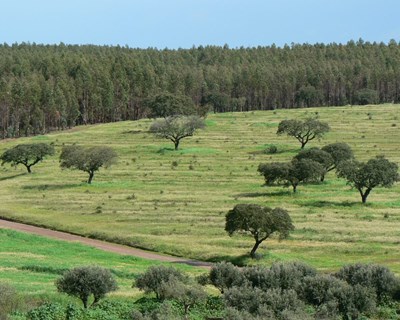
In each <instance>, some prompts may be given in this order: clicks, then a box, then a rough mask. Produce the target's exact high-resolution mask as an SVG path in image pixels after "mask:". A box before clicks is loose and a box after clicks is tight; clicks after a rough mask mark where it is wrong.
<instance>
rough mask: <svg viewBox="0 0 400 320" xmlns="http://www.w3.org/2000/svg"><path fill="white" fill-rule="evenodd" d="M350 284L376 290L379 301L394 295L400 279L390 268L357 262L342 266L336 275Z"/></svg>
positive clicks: (381, 301)
mask: <svg viewBox="0 0 400 320" xmlns="http://www.w3.org/2000/svg"><path fill="white" fill-rule="evenodd" d="M335 276H336V277H338V278H339V279H342V280H345V281H347V282H348V283H349V284H351V285H353V286H355V285H357V284H358V285H361V286H363V287H366V288H370V289H372V290H374V292H375V293H376V296H377V300H378V303H379V304H381V303H383V302H384V301H385V300H386V299H388V298H392V297H394V294H395V292H396V289H397V288H398V285H399V279H397V278H396V276H395V275H394V274H393V272H391V271H390V270H389V269H388V268H386V267H384V266H380V265H377V264H363V263H356V264H351V265H346V266H344V267H342V268H341V269H340V270H339V271H338V272H337V273H336V275H335Z"/></svg>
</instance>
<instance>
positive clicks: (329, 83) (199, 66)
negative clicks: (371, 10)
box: [0, 39, 400, 138]
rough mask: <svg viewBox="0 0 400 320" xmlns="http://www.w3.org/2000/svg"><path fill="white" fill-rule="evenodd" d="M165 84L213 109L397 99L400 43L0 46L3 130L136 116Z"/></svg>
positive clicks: (20, 132) (15, 133)
mask: <svg viewBox="0 0 400 320" xmlns="http://www.w3.org/2000/svg"><path fill="white" fill-rule="evenodd" d="M163 92H170V93H173V94H177V95H186V96H188V97H190V98H191V99H192V100H193V101H194V103H195V104H196V105H198V106H202V107H203V108H210V110H212V111H214V112H225V111H248V110H268V109H275V108H298V107H311V106H337V105H345V104H366V103H385V102H394V103H399V102H400V44H399V43H397V42H395V41H394V40H391V41H390V42H389V43H387V44H386V43H369V42H364V41H363V40H361V39H360V40H358V41H357V42H354V41H349V42H348V43H347V44H326V45H325V44H315V45H310V44H302V45H300V44H292V45H291V46H288V45H285V46H284V47H276V46H274V45H272V46H268V47H255V48H235V49H230V48H229V47H228V46H224V47H217V46H206V47H203V46H200V47H193V48H191V49H178V50H169V49H164V50H159V49H154V48H149V49H132V48H128V47H119V46H117V47H109V46H93V45H84V46H78V45H65V44H62V43H61V44H59V45H37V44H29V43H22V44H13V45H7V44H3V45H0V136H1V137H2V138H6V137H19V136H24V135H31V134H41V133H45V132H48V131H50V130H55V129H64V128H68V127H72V126H74V125H78V124H87V123H101V122H112V121H120V120H129V119H131V120H132V119H140V118H142V117H145V116H147V115H148V109H147V107H146V101H147V99H148V98H150V97H152V96H154V95H156V94H159V93H163Z"/></svg>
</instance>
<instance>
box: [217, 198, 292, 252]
mask: <svg viewBox="0 0 400 320" xmlns="http://www.w3.org/2000/svg"><path fill="white" fill-rule="evenodd" d="M292 230H294V226H293V224H292V219H291V218H290V216H289V213H288V212H287V211H286V210H284V209H282V208H275V209H271V208H269V207H262V206H259V205H256V204H238V205H236V206H235V207H234V208H233V209H232V210H229V212H228V213H227V214H226V223H225V231H226V232H228V234H229V235H230V236H232V235H233V234H234V233H244V234H250V235H251V236H252V237H253V238H254V240H255V244H254V246H253V248H252V249H251V251H250V256H251V257H252V258H254V257H255V253H256V250H257V249H258V247H259V245H260V244H261V243H262V242H263V241H264V240H266V239H267V238H269V237H270V236H271V235H272V234H273V233H277V234H279V238H280V239H284V238H286V237H288V235H289V232H290V231H292Z"/></svg>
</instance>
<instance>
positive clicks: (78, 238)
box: [0, 219, 211, 268]
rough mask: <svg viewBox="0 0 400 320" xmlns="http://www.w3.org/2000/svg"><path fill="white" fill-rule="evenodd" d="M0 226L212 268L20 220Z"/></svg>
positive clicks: (146, 256) (137, 254)
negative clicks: (20, 221)
mask: <svg viewBox="0 0 400 320" xmlns="http://www.w3.org/2000/svg"><path fill="white" fill-rule="evenodd" d="M0 228H3V229H12V230H15V231H22V232H27V233H31V234H36V235H39V236H43V237H48V238H52V239H58V240H64V241H69V242H79V243H82V244H85V245H88V246H92V247H95V248H98V249H100V250H104V251H108V252H113V253H118V254H123V255H130V256H135V257H139V258H143V259H149V260H157V261H162V262H171V263H183V264H188V265H191V266H196V267H203V268H210V267H211V263H207V262H202V261H197V260H189V259H184V258H178V257H174V256H169V255H162V254H158V253H154V252H150V251H145V250H142V249H136V248H133V247H128V246H123V245H120V244H115V243H111V242H106V241H101V240H96V239H90V238H85V237H82V236H77V235H74V234H70V233H67V232H61V231H55V230H50V229H46V228H41V227H36V226H32V225H29V224H24V223H19V222H12V221H8V220H4V219H0Z"/></svg>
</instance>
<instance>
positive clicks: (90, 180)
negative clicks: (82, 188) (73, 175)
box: [87, 171, 94, 184]
mask: <svg viewBox="0 0 400 320" xmlns="http://www.w3.org/2000/svg"><path fill="white" fill-rule="evenodd" d="M93 176H94V172H93V171H90V172H89V179H88V182H87V183H89V184H91V183H92V180H93Z"/></svg>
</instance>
